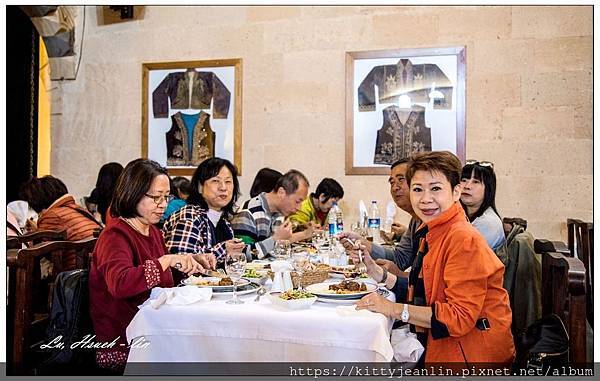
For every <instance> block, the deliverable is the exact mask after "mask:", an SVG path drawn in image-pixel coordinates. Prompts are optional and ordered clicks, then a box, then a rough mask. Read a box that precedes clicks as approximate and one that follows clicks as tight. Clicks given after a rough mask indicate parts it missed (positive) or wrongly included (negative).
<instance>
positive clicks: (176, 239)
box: [163, 157, 245, 263]
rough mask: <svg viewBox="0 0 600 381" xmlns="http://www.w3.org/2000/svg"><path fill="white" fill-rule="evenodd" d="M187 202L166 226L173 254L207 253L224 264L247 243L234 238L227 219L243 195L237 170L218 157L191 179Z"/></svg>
mask: <svg viewBox="0 0 600 381" xmlns="http://www.w3.org/2000/svg"><path fill="white" fill-rule="evenodd" d="M191 183H192V184H191V191H190V196H189V197H188V199H187V202H188V205H186V206H184V207H183V208H181V209H179V210H178V211H177V212H175V213H173V214H172V215H171V217H169V219H168V220H167V221H166V222H165V224H164V226H163V234H164V237H165V243H166V246H167V249H168V250H169V252H170V253H173V254H206V255H207V256H210V257H211V260H213V258H214V259H216V260H217V261H218V262H219V263H222V262H223V261H224V260H225V258H226V257H227V254H228V253H229V254H231V253H233V252H241V251H242V250H243V249H244V246H245V245H244V244H243V243H241V242H238V241H237V240H235V239H234V238H233V230H232V229H231V225H230V224H229V221H228V218H229V217H230V216H232V215H233V213H234V207H235V203H236V202H237V199H238V197H239V195H240V184H239V181H238V178H237V169H236V168H235V166H234V165H233V164H232V163H231V162H230V161H229V160H225V159H221V158H218V157H214V158H210V159H208V160H205V161H203V162H202V163H201V164H200V165H199V166H198V168H196V171H195V172H194V176H193V177H192V181H191Z"/></svg>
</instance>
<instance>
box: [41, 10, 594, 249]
mask: <svg viewBox="0 0 600 381" xmlns="http://www.w3.org/2000/svg"><path fill="white" fill-rule="evenodd" d="M96 11H97V9H96V7H88V9H87V12H86V13H87V23H86V31H85V39H84V42H83V43H84V46H83V57H82V62H81V68H80V70H79V76H78V78H77V79H76V80H75V81H64V82H53V84H54V93H55V94H53V96H52V99H53V107H54V108H53V119H52V121H53V157H52V165H53V167H52V172H53V173H54V174H55V175H56V176H58V177H60V178H61V179H63V180H64V181H65V183H66V184H67V185H68V187H69V189H70V190H71V192H72V193H73V194H75V195H76V196H77V197H81V196H83V195H85V194H88V193H89V191H90V190H91V189H92V188H93V185H94V182H95V178H96V174H97V171H98V169H99V168H100V166H101V165H102V164H103V163H105V162H108V161H119V162H121V163H123V164H125V163H127V162H128V161H129V160H132V159H134V158H136V157H139V156H140V154H141V142H140V140H141V87H142V83H141V79H142V76H141V64H142V62H160V61H183V60H203V59H216V58H238V57H240V58H242V59H243V90H244V92H243V117H242V130H243V152H242V155H243V163H244V164H243V165H244V166H243V174H244V175H243V177H242V179H241V184H242V190H243V191H244V192H245V193H246V194H247V193H248V191H249V187H250V184H251V182H252V179H253V177H254V174H255V173H256V171H257V170H258V169H260V168H262V167H264V166H270V167H273V168H275V169H278V170H281V171H285V170H287V169H289V168H297V169H299V170H301V171H303V172H304V173H306V174H307V175H308V176H309V178H310V179H311V182H312V184H313V185H314V186H316V184H317V183H318V182H319V181H320V179H321V178H323V177H325V176H329V177H334V178H336V179H338V180H339V181H340V182H341V183H342V185H343V186H344V188H345V190H346V194H347V196H346V197H345V198H344V200H343V203H342V207H343V208H344V211H345V212H346V217H347V218H346V223H347V224H348V225H350V223H351V222H352V221H353V220H354V219H355V218H356V215H357V210H356V209H357V208H356V205H357V203H358V200H359V199H363V200H365V202H368V201H369V200H371V199H376V200H379V201H380V203H383V204H384V205H385V203H387V201H388V200H389V199H390V197H389V194H388V186H387V177H384V176H345V175H344V126H345V120H344V115H345V109H344V97H345V94H344V92H345V83H344V82H345V67H344V54H345V52H346V51H359V50H374V49H398V48H410V47H412V48H418V47H437V46H454V45H464V46H466V48H467V51H466V52H467V53H466V54H467V105H466V107H467V132H466V134H467V158H475V159H480V160H490V161H493V162H494V163H495V168H496V171H497V173H498V195H497V205H498V208H499V210H500V212H501V214H502V215H503V216H510V217H514V216H519V217H522V218H525V219H527V220H528V221H529V225H530V230H531V232H532V233H533V234H534V236H536V237H546V238H549V239H563V240H566V231H565V221H566V218H567V217H576V218H581V219H584V220H591V218H592V197H593V195H592V44H593V37H592V7H591V6H572V7H541V6H523V7H518V6H515V7H511V6H499V7H467V6H462V7H441V6H422V7H398V6H395V7H366V6H354V7H232V6H229V7H147V8H146V12H145V15H144V19H143V20H138V21H131V22H127V23H121V24H113V25H108V26H98V25H97V22H96V15H95V12H96ZM80 14H81V13H80ZM264 137H266V142H265V138H264ZM246 197H247V196H246V195H244V196H242V198H243V199H244V198H246ZM400 215H401V216H400V217H399V219H400V220H401V221H404V222H406V221H408V217H407V215H405V214H404V213H400Z"/></svg>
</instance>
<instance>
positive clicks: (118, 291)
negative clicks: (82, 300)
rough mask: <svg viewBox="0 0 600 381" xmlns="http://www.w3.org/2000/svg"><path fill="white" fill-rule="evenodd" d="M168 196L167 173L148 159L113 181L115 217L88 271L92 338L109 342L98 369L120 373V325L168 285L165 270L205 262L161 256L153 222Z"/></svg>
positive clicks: (123, 348)
mask: <svg viewBox="0 0 600 381" xmlns="http://www.w3.org/2000/svg"><path fill="white" fill-rule="evenodd" d="M168 197H169V178H168V176H167V172H166V170H165V169H164V168H163V167H161V166H160V165H159V164H158V163H156V162H154V161H150V160H138V161H136V162H135V163H134V164H132V165H128V166H127V167H126V168H125V169H124V170H123V173H122V174H121V176H120V177H119V180H118V182H117V185H116V188H115V194H114V196H113V200H112V208H111V212H112V215H113V217H115V221H113V222H112V223H111V224H110V225H109V226H107V227H106V228H105V229H104V231H103V232H102V234H101V235H100V238H98V242H97V244H96V248H95V250H94V254H93V257H92V264H91V268H90V275H89V289H90V312H91V316H92V322H93V324H94V331H95V333H96V341H97V342H103V343H111V342H113V341H115V344H114V345H112V346H111V348H105V349H99V350H98V351H97V353H96V362H97V363H98V365H99V366H100V367H101V368H105V369H108V370H110V371H114V372H116V373H122V372H123V370H124V366H125V363H126V361H127V353H128V349H127V342H126V334H125V329H126V328H127V326H128V325H129V323H130V322H131V319H133V317H134V315H135V314H136V312H137V310H138V308H137V306H139V305H140V304H142V303H143V302H144V301H145V300H146V299H147V298H148V297H149V295H150V289H152V288H153V287H156V286H160V287H172V286H173V276H172V274H171V268H177V269H179V270H180V271H183V272H185V273H188V274H193V273H197V272H201V271H202V270H203V268H204V267H208V266H209V264H208V263H207V262H206V261H205V260H204V258H201V257H198V258H194V257H192V256H180V255H165V254H164V253H165V252H166V249H165V245H164V242H163V239H162V235H161V233H160V230H158V228H156V227H155V226H154V224H156V223H157V222H158V221H159V220H160V217H161V216H162V214H163V212H164V210H165V207H166V205H167V198H168Z"/></svg>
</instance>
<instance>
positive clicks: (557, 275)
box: [534, 239, 586, 365]
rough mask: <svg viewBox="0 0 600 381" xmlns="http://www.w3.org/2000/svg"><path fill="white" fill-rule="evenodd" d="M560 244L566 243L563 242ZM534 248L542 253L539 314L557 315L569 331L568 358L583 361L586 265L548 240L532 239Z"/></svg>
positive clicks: (584, 360) (584, 352)
mask: <svg viewBox="0 0 600 381" xmlns="http://www.w3.org/2000/svg"><path fill="white" fill-rule="evenodd" d="M560 246H565V245H564V243H563V244H562V245H560ZM534 248H535V251H536V252H538V253H541V254H542V314H543V315H546V314H549V313H555V314H557V315H558V316H559V317H560V318H561V320H562V321H563V323H565V326H566V328H567V332H568V333H569V361H570V362H571V363H572V364H580V365H581V364H584V363H585V362H586V328H585V317H586V312H585V308H586V300H585V298H586V283H585V278H586V277H585V273H586V271H585V267H584V266H583V263H582V262H581V261H580V260H579V259H577V258H571V257H568V256H566V255H564V254H562V253H559V252H558V251H559V250H564V247H555V244H553V243H552V242H550V241H546V240H539V239H538V240H535V243H534Z"/></svg>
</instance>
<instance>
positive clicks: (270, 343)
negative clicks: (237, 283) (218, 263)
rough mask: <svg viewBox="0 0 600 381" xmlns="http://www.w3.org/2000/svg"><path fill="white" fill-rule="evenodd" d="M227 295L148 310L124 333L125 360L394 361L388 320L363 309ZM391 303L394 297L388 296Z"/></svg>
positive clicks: (390, 322)
mask: <svg viewBox="0 0 600 381" xmlns="http://www.w3.org/2000/svg"><path fill="white" fill-rule="evenodd" d="M255 296H256V294H250V295H247V296H243V297H242V299H243V300H245V303H244V304H238V305H231V304H226V303H225V301H226V300H227V299H229V297H223V296H216V297H215V296H213V299H212V300H211V301H210V302H204V303H196V304H191V305H186V306H173V305H163V306H161V308H159V309H154V308H152V307H151V306H145V307H142V308H141V309H140V311H139V312H138V313H137V314H136V316H135V317H134V319H133V320H132V321H131V323H130V324H129V326H128V327H127V339H128V341H131V340H137V341H138V342H139V341H140V339H141V338H142V337H143V340H144V341H145V342H146V343H148V344H147V345H146V346H139V347H136V346H134V347H132V348H131V349H130V353H129V358H128V362H129V363H131V362H228V361H236V362H255V361H268V362H277V361H286V362H287V361H293V362H300V361H302V362H304V361H306V362H312V361H319V362H323V361H331V362H336V361H345V362H348V361H353V362H354V361H356V362H361V361H364V362H380V361H388V362H389V361H390V360H391V359H392V358H393V355H394V354H393V349H392V346H391V344H390V331H391V326H392V321H391V319H387V318H386V317H384V316H383V315H381V314H376V313H371V312H368V311H363V313H361V314H358V313H357V314H354V313H352V314H351V315H350V316H343V314H340V313H338V311H336V307H337V306H336V305H334V304H326V303H321V302H318V301H317V302H316V303H315V304H313V305H312V306H311V308H310V309H306V310H297V311H291V310H283V309H281V308H280V307H278V306H274V305H272V304H271V302H270V301H269V300H268V298H267V297H266V296H264V297H263V298H262V299H261V301H260V302H259V303H256V302H254V301H253V300H254V297H255ZM390 297H391V298H393V294H391V296H390Z"/></svg>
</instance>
